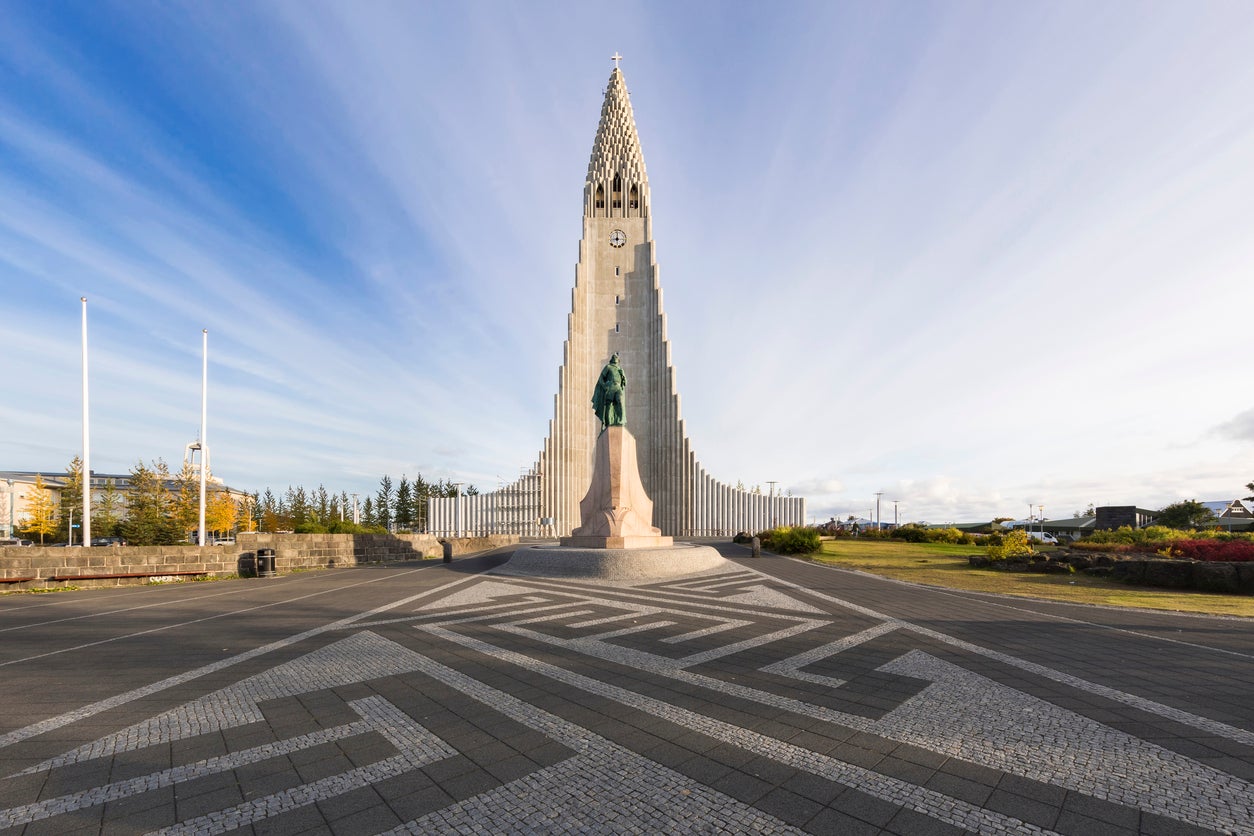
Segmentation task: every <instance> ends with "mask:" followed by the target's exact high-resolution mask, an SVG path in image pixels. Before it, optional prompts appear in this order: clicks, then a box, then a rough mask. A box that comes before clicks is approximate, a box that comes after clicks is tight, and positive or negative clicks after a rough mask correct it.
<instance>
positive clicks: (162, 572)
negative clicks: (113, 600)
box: [19, 569, 209, 581]
mask: <svg viewBox="0 0 1254 836" xmlns="http://www.w3.org/2000/svg"><path fill="white" fill-rule="evenodd" d="M207 574H209V573H208V572H207V571H204V570H200V571H196V570H184V571H177V572H176V571H173V570H167V569H157V570H155V571H152V572H110V573H107V574H101V575H53V576H52V577H50V578H48V580H50V581H111V580H118V579H122V578H165V577H171V576H175V575H207ZM19 580H34V578H20V579H19Z"/></svg>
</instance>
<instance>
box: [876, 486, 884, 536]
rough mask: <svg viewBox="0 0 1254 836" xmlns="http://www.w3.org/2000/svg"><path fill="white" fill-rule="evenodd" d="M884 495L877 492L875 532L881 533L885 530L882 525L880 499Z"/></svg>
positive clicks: (881, 492)
mask: <svg viewBox="0 0 1254 836" xmlns="http://www.w3.org/2000/svg"><path fill="white" fill-rule="evenodd" d="M883 495H884V492H883V491H876V492H875V530H876V531H879V530H881V529H882V528H883V526H881V525H880V497H881V496H883Z"/></svg>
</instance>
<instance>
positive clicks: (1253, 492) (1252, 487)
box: [1245, 482, 1254, 502]
mask: <svg viewBox="0 0 1254 836" xmlns="http://www.w3.org/2000/svg"><path fill="white" fill-rule="evenodd" d="M1245 489H1246V490H1247V491H1249V492H1250V495H1249V496H1247V497H1246V498H1245V499H1246V501H1247V502H1254V482H1248V483H1246V486H1245Z"/></svg>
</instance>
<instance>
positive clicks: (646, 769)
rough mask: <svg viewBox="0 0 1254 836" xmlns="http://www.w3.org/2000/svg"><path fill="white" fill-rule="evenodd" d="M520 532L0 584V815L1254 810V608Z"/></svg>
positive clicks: (647, 820)
mask: <svg viewBox="0 0 1254 836" xmlns="http://www.w3.org/2000/svg"><path fill="white" fill-rule="evenodd" d="M718 548H719V549H720V551H722V552H723V553H724V554H725V555H726V556H728V557H729V558H731V559H732V560H731V563H729V564H728V566H727V568H724V569H719V570H715V571H713V572H710V573H707V574H704V575H700V576H693V577H685V578H680V579H670V580H667V581H665V582H651V583H635V584H610V583H605V582H583V581H580V582H573V581H553V580H546V579H535V578H518V577H508V576H503V575H494V574H492V573H491V570H492V569H493V568H495V567H497V566H499V565H500V564H501V563H502V562H503V561H504V560H505V559H506V558H507V557H508V554H509V551H508V550H507V551H504V552H500V553H493V554H487V555H482V556H479V557H475V558H469V559H463V560H458V561H457V562H455V563H453V564H444V563H441V562H434V561H431V562H426V563H404V564H391V565H387V566H372V567H360V568H352V569H337V570H328V571H322V572H309V573H300V574H294V575H288V576H284V577H280V578H275V579H254V580H232V581H222V582H218V583H190V584H179V585H168V586H159V587H142V588H134V587H132V588H127V589H117V590H101V591H84V592H75V593H65V594H56V595H12V596H5V597H0V637H3V639H4V641H3V644H2V645H0V706H2V710H0V836H17V834H23V835H24V836H35V834H44V833H47V834H78V833H83V834H86V833H92V834H96V833H110V834H112V833H117V834H139V833H159V834H200V833H205V834H210V833H240V832H242V833H256V834H302V833H308V834H315V833H332V834H376V833H388V834H405V833H414V834H418V833H648V834H654V833H780V834H783V833H834V834H863V833H866V834H872V833H893V834H933V833H937V834H940V833H962V832H975V833H1064V834H1077V836H1090V835H1091V834H1133V833H1145V834H1192V833H1214V832H1217V833H1232V834H1236V833H1240V834H1250V833H1254V700H1252V699H1251V698H1250V694H1251V693H1254V624H1252V623H1250V622H1249V621H1244V620H1238V619H1222V618H1209V617H1196V616H1184V615H1178V614H1171V613H1163V614H1158V613H1147V612H1139V611H1125V610H1110V609H1101V608H1088V607H1078V606H1068V605H1060V604H1049V603H1044V602H1038V601H1025V600H1019V599H1010V598H1001V597H996V596H989V595H979V594H973V593H962V592H953V591H947V590H939V589H930V588H921V587H916V586H911V585H907V584H901V583H897V582H892V581H887V580H883V579H879V578H874V577H870V576H866V575H861V574H857V573H852V572H846V571H841V570H836V569H830V568H825V567H821V566H816V565H812V564H808V563H804V562H800V561H796V560H790V559H785V558H779V557H771V556H766V557H763V558H760V559H752V558H749V557H748V556H747V553H746V551H745V550H744V549H742V548H741V547H738V546H732V545H727V544H718Z"/></svg>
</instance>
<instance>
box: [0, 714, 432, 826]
mask: <svg viewBox="0 0 1254 836" xmlns="http://www.w3.org/2000/svg"><path fill="white" fill-rule="evenodd" d="M349 705H350V706H351V707H352V708H353V709H354V710H355V711H357V713H358V714H360V715H361V717H362V719H361V720H359V721H357V722H354V723H345V724H344V725H341V726H333V727H332V728H329V729H322V730H319V731H316V732H312V733H310V734H305V735H300V736H298V737H293V738H288V739H287V740H280V741H276V742H274V743H266V744H263V745H261V746H254V747H253V748H251V749H245V750H243V751H240V752H232V753H230V754H227V755H220V756H218V757H213V758H206V759H205V760H200V761H196V762H195V763H191V764H187V765H186V766H178V767H174V768H172V769H164V770H161V771H159V772H152V773H149V774H148V775H141V776H138V777H136V778H132V779H130V780H128V781H115V782H114V783H111V784H106V785H104V786H102V787H94V788H92V789H89V790H83V791H82V792H75V793H70V794H68V795H63V796H59V797H57V798H50V799H47V800H45V801H39V802H37V803H34V804H24V805H21V806H19V807H12V808H10V809H8V810H0V829H3V828H6V827H13V826H16V825H20V824H29V823H30V822H33V821H39V820H41V819H46V818H51V817H52V816H59V815H62V814H63V813H70V812H73V811H75V810H81V809H83V808H86V807H94V806H96V805H97V804H104V803H106V802H109V801H118V800H120V799H123V798H129V797H131V796H134V795H140V794H142V793H145V792H149V791H151V790H155V789H160V788H161V787H169V786H173V785H174V784H179V783H182V782H184V781H191V780H195V779H196V778H203V777H205V776H207V775H215V774H217V773H220V772H229V771H231V770H233V769H238V768H239V767H241V766H246V765H248V764H250V763H259V762H261V761H265V760H269V759H270V758H274V757H279V756H281V755H289V754H292V753H294V752H298V751H300V750H302V749H308V748H311V747H314V746H320V745H322V744H324V743H331V742H334V741H336V740H343V739H345V738H348V737H353V736H354V735H359V734H365V733H367V732H370V731H377V732H379V733H380V734H382V735H383V736H384V737H386V738H387V739H388V741H389V742H391V743H392V744H393V745H394V746H396V747H397V749H399V750H402V751H403V752H407V753H409V754H410V755H412V756H416V758H417V759H421V760H422V761H423V762H429V761H435V760H439V759H441V758H446V757H450V756H451V755H453V754H455V753H454V752H453V750H452V749H450V748H449V747H448V746H447V745H445V744H444V743H443V742H442V741H440V740H438V739H436V738H434V737H432V736H431V735H429V734H427V733H426V732H425V731H423V730H422V729H421V728H419V727H417V726H416V724H414V723H413V721H412V720H410V719H409V718H408V717H407V716H406V715H404V714H401V713H400V712H399V711H397V709H396V708H395V707H394V706H392V705H391V704H390V703H388V702H387V701H386V700H384V699H382V698H380V697H367V698H364V699H360V700H355V701H353V702H350V703H349Z"/></svg>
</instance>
